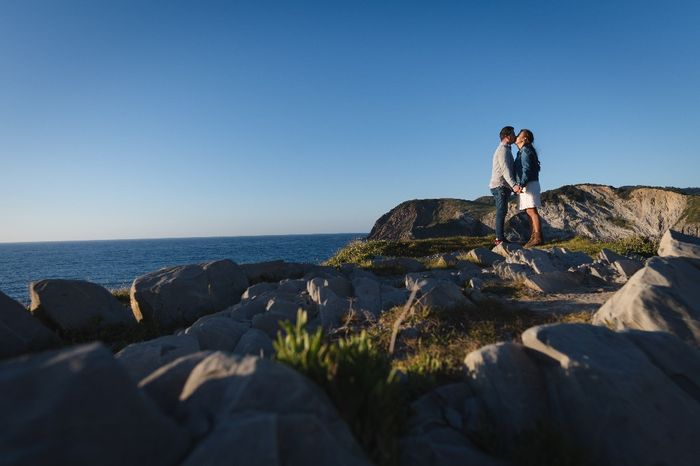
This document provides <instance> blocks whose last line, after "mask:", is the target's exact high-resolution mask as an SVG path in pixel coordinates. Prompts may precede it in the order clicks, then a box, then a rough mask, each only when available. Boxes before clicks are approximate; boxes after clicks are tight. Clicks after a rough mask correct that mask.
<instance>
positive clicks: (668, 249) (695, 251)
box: [659, 230, 700, 259]
mask: <svg viewBox="0 0 700 466" xmlns="http://www.w3.org/2000/svg"><path fill="white" fill-rule="evenodd" d="M659 256H662V257H692V258H694V259H700V238H698V237H696V236H690V235H686V234H683V233H681V232H678V231H675V230H668V231H667V232H666V233H664V235H663V236H662V237H661V241H660V242H659Z"/></svg>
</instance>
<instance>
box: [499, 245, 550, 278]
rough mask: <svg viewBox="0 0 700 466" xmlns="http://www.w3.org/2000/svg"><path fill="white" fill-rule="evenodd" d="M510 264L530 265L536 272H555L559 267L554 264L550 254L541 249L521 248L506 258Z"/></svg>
mask: <svg viewBox="0 0 700 466" xmlns="http://www.w3.org/2000/svg"><path fill="white" fill-rule="evenodd" d="M506 262H508V263H509V264H523V265H527V266H529V267H530V268H531V269H532V270H534V271H535V273H547V272H555V271H557V268H556V267H554V264H552V261H551V259H550V258H549V254H547V253H546V252H545V251H540V250H539V249H519V250H517V251H515V252H513V253H512V254H511V255H510V256H508V257H507V258H506Z"/></svg>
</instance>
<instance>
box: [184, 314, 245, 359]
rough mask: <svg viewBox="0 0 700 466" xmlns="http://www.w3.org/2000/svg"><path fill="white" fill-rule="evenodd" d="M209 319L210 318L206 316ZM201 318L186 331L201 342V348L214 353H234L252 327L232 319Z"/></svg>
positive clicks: (218, 317)
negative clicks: (239, 341)
mask: <svg viewBox="0 0 700 466" xmlns="http://www.w3.org/2000/svg"><path fill="white" fill-rule="evenodd" d="M206 317H209V316H206ZM206 317H203V318H200V319H199V320H197V321H196V322H195V323H194V324H192V325H191V326H190V327H188V328H187V329H186V330H185V331H184V334H185V335H191V336H193V337H194V338H196V339H197V341H198V342H199V348H200V349H202V350H212V351H233V349H234V348H235V347H236V345H237V344H238V340H240V339H241V337H242V336H243V334H244V333H246V332H247V331H248V329H249V328H250V325H249V324H248V323H245V322H237V321H235V320H234V319H232V318H230V317H224V316H217V317H213V318H212V317H209V318H206Z"/></svg>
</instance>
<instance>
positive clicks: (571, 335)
mask: <svg viewBox="0 0 700 466" xmlns="http://www.w3.org/2000/svg"><path fill="white" fill-rule="evenodd" d="M640 333H641V332H640ZM640 333H638V334H637V335H636V338H644V336H643V335H640ZM522 340H523V344H524V345H525V346H527V347H529V348H532V349H534V350H536V351H539V352H541V353H543V354H544V355H547V356H549V358H551V359H550V361H552V362H551V363H548V362H546V360H544V361H542V362H541V363H540V364H539V366H540V368H541V369H542V371H543V373H544V380H545V381H546V385H547V389H546V393H547V394H548V395H549V405H550V406H551V407H553V409H552V410H551V415H552V418H553V422H554V425H555V426H557V428H558V431H559V432H560V433H561V434H562V435H563V436H564V438H566V439H567V440H568V441H569V442H571V443H572V444H574V445H576V446H577V447H579V448H580V449H581V451H584V452H586V455H587V456H588V462H589V463H590V464H600V465H620V466H624V465H630V466H631V465H639V466H645V465H648V466H652V465H654V466H655V465H662V464H663V465H676V466H681V465H687V466H690V465H695V464H697V458H698V455H700V444H699V443H698V441H697V432H698V430H699V429H700V392H699V391H698V390H697V386H695V388H694V389H693V387H690V386H689V383H688V381H687V380H686V379H687V378H686V377H679V378H675V377H670V376H669V374H668V373H667V372H664V370H662V369H661V368H660V367H659V366H658V365H657V363H658V361H663V360H664V359H666V358H668V357H669V354H666V350H665V349H661V350H660V351H659V354H660V355H661V357H660V358H658V359H656V360H652V359H650V358H649V357H648V356H647V352H646V351H654V352H655V350H654V348H653V347H654V341H650V342H648V344H647V345H645V346H646V348H645V350H642V349H640V347H639V346H638V345H637V344H636V343H635V341H634V339H632V338H629V337H628V336H627V335H625V334H624V333H615V332H613V331H611V330H608V329H607V328H604V327H598V326H594V325H585V324H555V325H545V326H539V327H533V328H530V329H528V330H526V331H525V332H524V333H523V335H522ZM655 341H656V340H655ZM678 345H682V343H680V342H678V343H677V344H676V347H677V346H678ZM686 348H688V347H687V345H686ZM676 350H677V348H676ZM677 355H678V356H679V357H681V358H683V359H684V360H686V361H690V362H689V363H688V365H687V366H686V367H688V369H689V370H687V371H686V372H690V371H692V370H694V369H695V368H697V367H698V364H699V363H700V359H698V357H699V356H698V352H697V351H693V350H690V349H688V350H686V351H680V352H678V353H677ZM679 362H680V361H679ZM675 372H680V375H683V371H682V370H681V371H678V370H676V371H675ZM695 382H696V383H697V376H695Z"/></svg>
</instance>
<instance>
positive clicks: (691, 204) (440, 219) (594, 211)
mask: <svg viewBox="0 0 700 466" xmlns="http://www.w3.org/2000/svg"><path fill="white" fill-rule="evenodd" d="M693 192H694V191H692V190H685V191H681V190H677V189H671V188H650V187H630V188H613V187H611V186H602V185H592V184H580V185H574V186H562V187H560V188H557V189H553V190H551V191H545V192H544V193H542V208H541V209H539V211H540V215H541V216H542V220H543V222H542V225H543V233H544V235H545V237H546V238H548V239H550V240H551V239H563V238H568V237H572V236H575V235H578V236H586V237H589V238H593V239H600V240H614V239H619V238H624V237H627V236H635V235H636V236H644V237H657V238H658V237H660V236H661V235H662V234H663V233H664V232H665V231H666V230H668V229H669V228H675V229H677V230H679V231H681V232H682V233H686V234H689V235H693V236H700V220H699V219H700V212H699V211H700V196H697V195H695V194H691V193H693ZM685 193H688V194H685ZM506 218H508V221H507V224H506V236H507V237H508V239H510V240H513V241H515V240H527V238H528V235H529V233H530V232H529V227H528V223H527V219H526V217H525V216H524V214H519V213H518V211H517V206H516V203H515V202H513V201H511V203H510V206H509V211H508V214H507V216H506ZM494 226H495V206H494V204H493V201H492V200H491V199H490V198H488V197H483V198H479V199H477V200H475V201H464V200H460V199H423V200H413V201H407V202H403V203H401V204H399V205H398V206H396V207H395V208H393V209H392V210H391V211H389V212H388V213H386V214H384V215H383V216H382V217H380V218H379V219H378V220H377V221H376V223H375V225H374V227H373V228H372V231H371V232H370V234H369V236H368V239H384V240H400V239H421V238H437V237H447V236H483V235H486V234H492V233H493V231H494V230H493V229H494Z"/></svg>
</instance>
